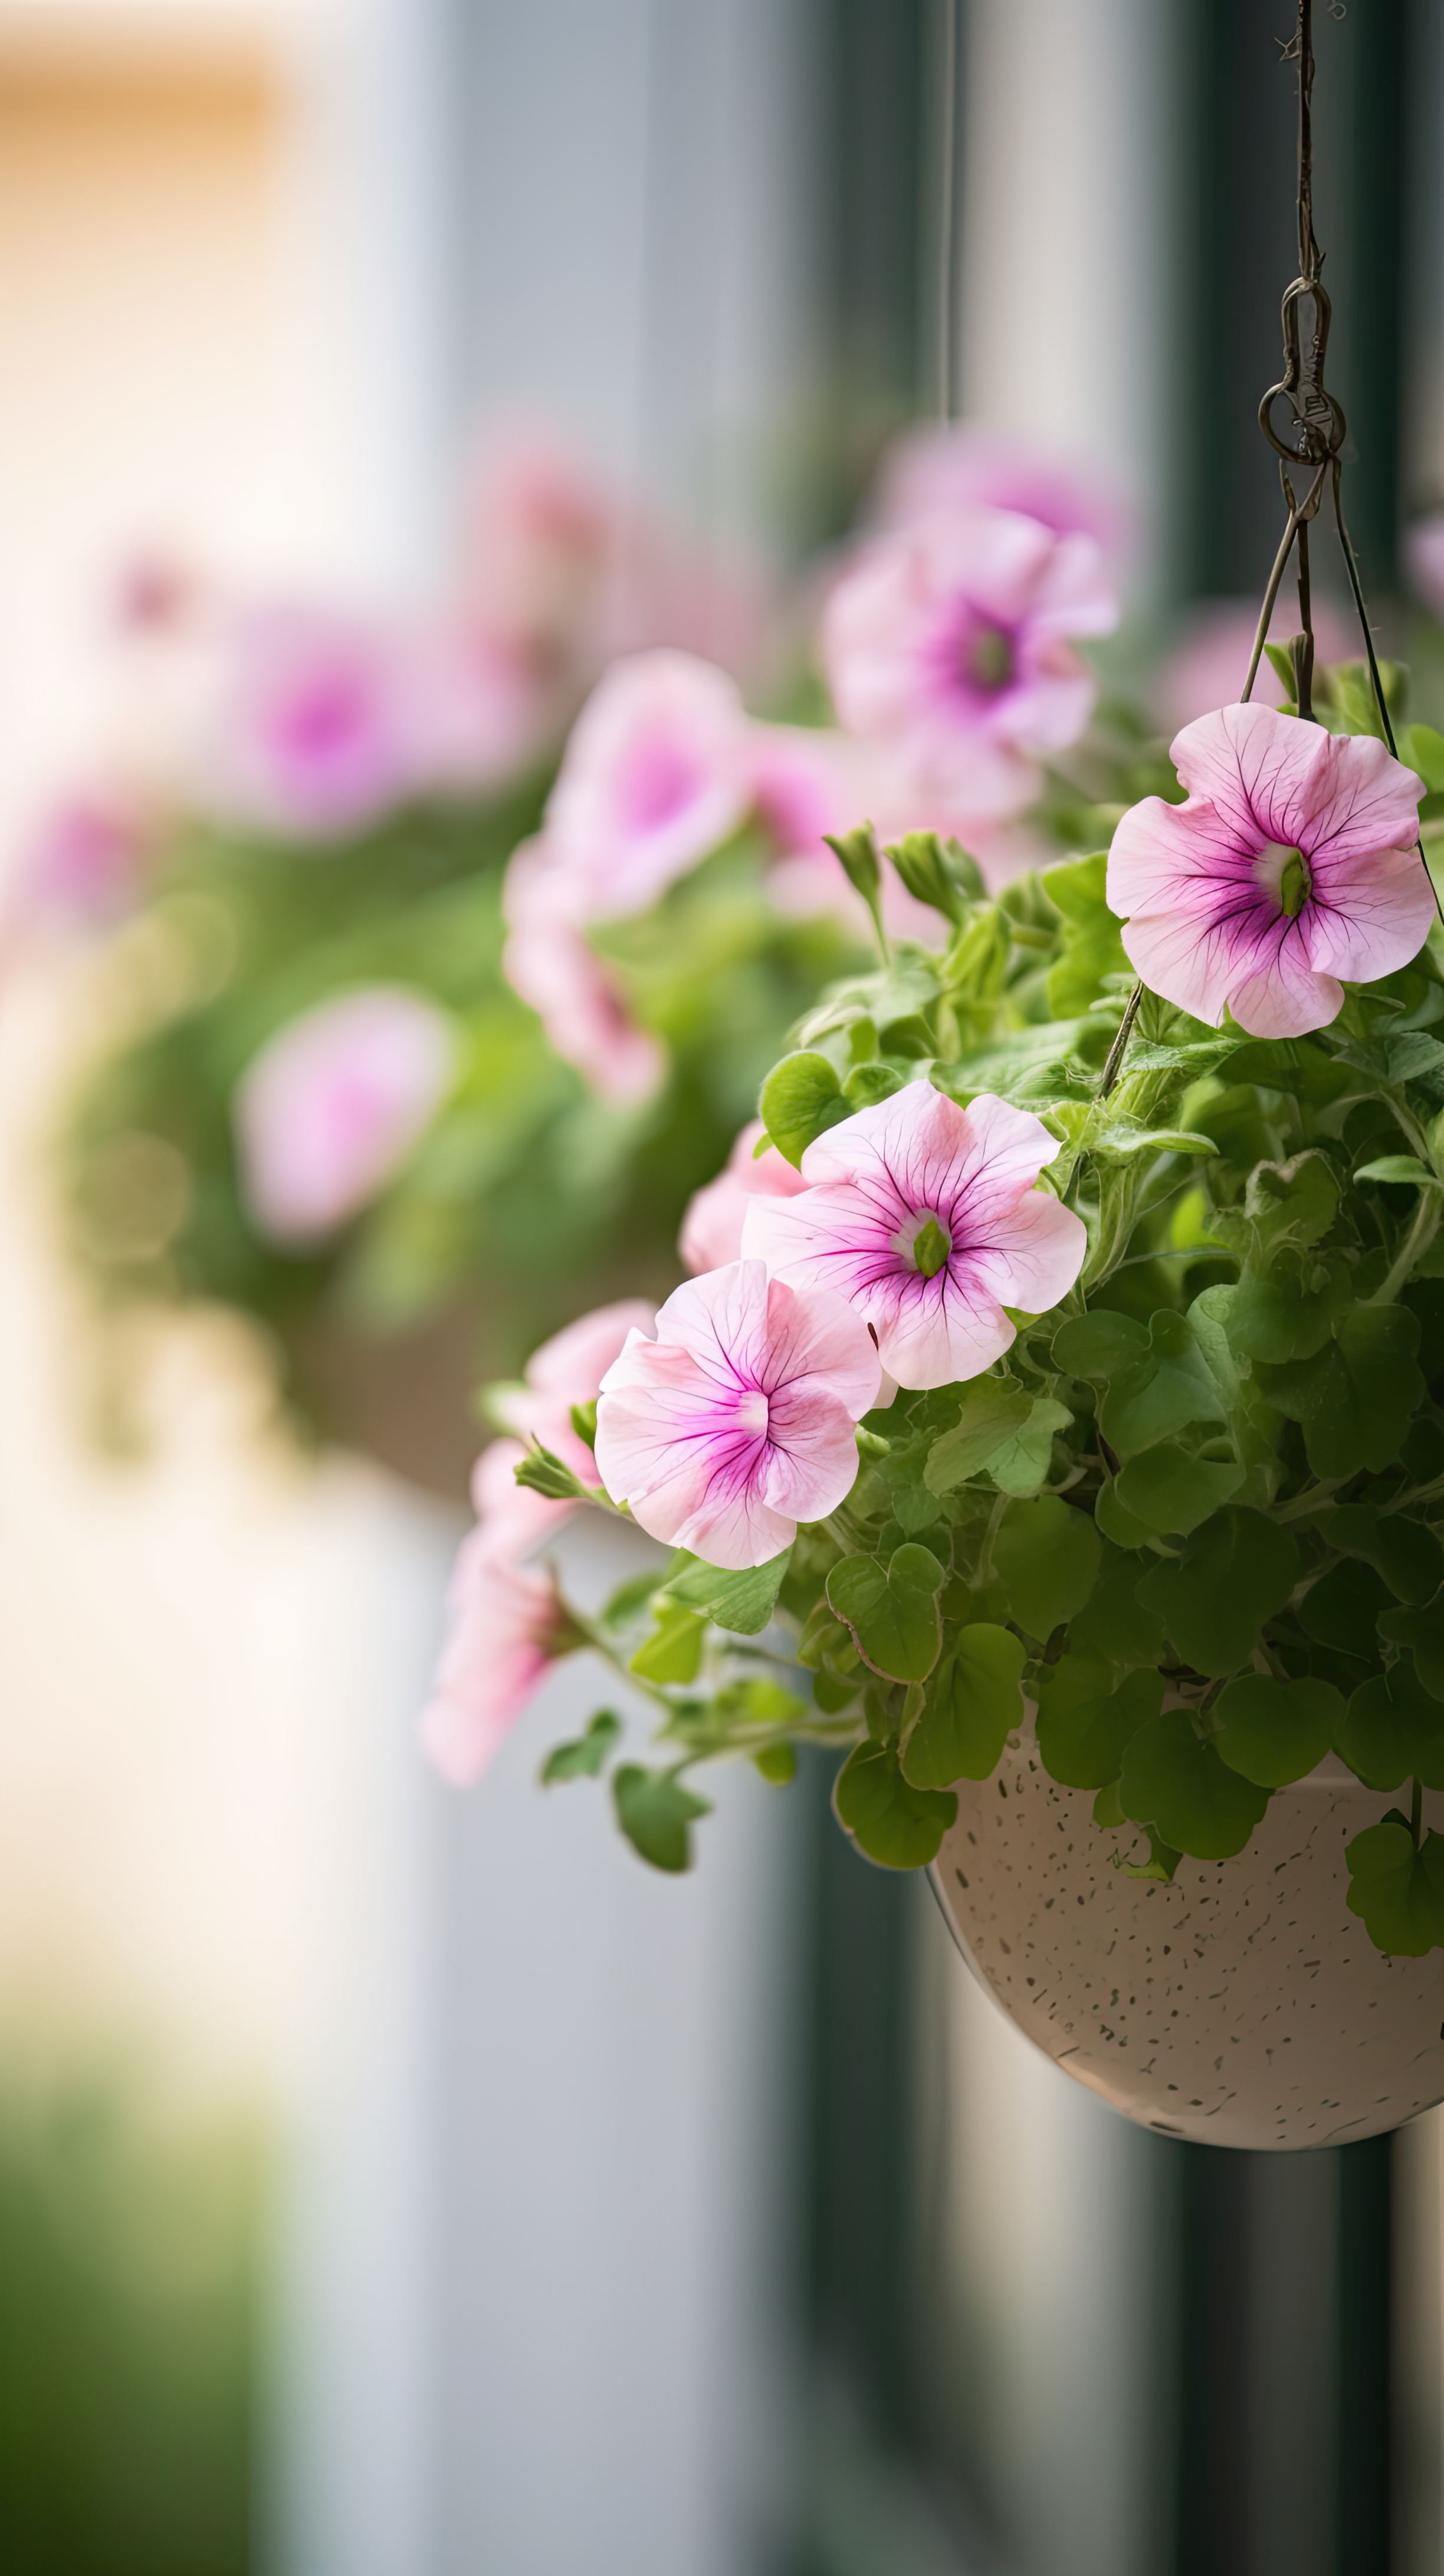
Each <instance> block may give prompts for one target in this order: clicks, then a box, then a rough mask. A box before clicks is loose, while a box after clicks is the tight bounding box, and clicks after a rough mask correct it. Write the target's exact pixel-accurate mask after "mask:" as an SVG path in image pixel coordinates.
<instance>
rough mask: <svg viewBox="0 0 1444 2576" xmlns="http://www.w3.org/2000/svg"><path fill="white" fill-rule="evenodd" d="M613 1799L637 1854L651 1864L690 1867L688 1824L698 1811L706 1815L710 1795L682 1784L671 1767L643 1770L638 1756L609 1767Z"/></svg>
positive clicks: (676, 1867) (655, 1867)
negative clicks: (706, 1796)
mask: <svg viewBox="0 0 1444 2576" xmlns="http://www.w3.org/2000/svg"><path fill="white" fill-rule="evenodd" d="M612 1800H613V1804H614V1806H615V1808H616V1814H617V1822H618V1824H619V1825H620V1826H621V1829H622V1831H623V1833H624V1834H625V1835H626V1837H627V1840H628V1842H629V1843H630V1844H631V1846H632V1849H633V1851H634V1852H636V1853H637V1855H638V1857H639V1859H642V1860H645V1861H650V1862H651V1865H652V1867H653V1869H665V1870H672V1871H677V1870H684V1869H690V1868H691V1866H692V1827H693V1825H694V1824H695V1823H696V1821H697V1819H698V1817H699V1816H710V1814H711V1812H712V1808H711V1802H710V1800H708V1799H706V1798H699V1797H698V1795H697V1792H696V1791H695V1789H688V1788H686V1787H684V1785H683V1783H682V1782H681V1781H680V1780H679V1779H678V1778H677V1776H676V1774H675V1772H672V1771H648V1770H646V1769H644V1767H643V1766H642V1764H641V1763H639V1762H623V1763H620V1764H619V1765H618V1767H617V1769H616V1770H615V1771H614V1772H613V1773H612Z"/></svg>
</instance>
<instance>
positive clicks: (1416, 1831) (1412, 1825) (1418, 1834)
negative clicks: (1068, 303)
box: [1409, 1780, 1424, 1851]
mask: <svg viewBox="0 0 1444 2576" xmlns="http://www.w3.org/2000/svg"><path fill="white" fill-rule="evenodd" d="M1409 1831H1410V1833H1411V1834H1412V1835H1413V1837H1414V1849H1415V1850H1416V1851H1418V1850H1420V1849H1421V1848H1422V1845H1423V1841H1424V1783H1423V1781H1422V1780H1416V1781H1415V1782H1414V1786H1413V1792H1412V1795H1411V1797H1410V1801H1409Z"/></svg>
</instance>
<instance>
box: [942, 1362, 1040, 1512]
mask: <svg viewBox="0 0 1444 2576" xmlns="http://www.w3.org/2000/svg"><path fill="white" fill-rule="evenodd" d="M1031 1410H1032V1404H1031V1400H1030V1398H1029V1397H1028V1395H1027V1394H1026V1393H1025V1391H1024V1389H1023V1388H1022V1387H1020V1386H1009V1385H1007V1384H1005V1382H1004V1381H1003V1380H1002V1379H1001V1378H992V1377H977V1378H974V1379H973V1380H972V1382H971V1384H970V1385H968V1386H965V1387H964V1389H963V1398H962V1406H961V1409H960V1411H959V1414H958V1418H957V1421H956V1422H955V1423H954V1425H953V1427H952V1429H951V1430H950V1431H945V1432H944V1433H943V1435H942V1438H941V1439H940V1440H935V1441H934V1443H933V1445H932V1448H931V1449H930V1450H929V1452H928V1458H927V1464H926V1465H925V1467H924V1468H923V1483H924V1484H925V1485H926V1487H927V1489H928V1492H929V1493H930V1494H951V1493H952V1492H953V1491H954V1490H955V1488H956V1487H957V1486H959V1485H963V1484H966V1483H967V1480H968V1478H969V1477H970V1476H976V1475H977V1474H978V1473H979V1472H980V1471H981V1469H983V1468H984V1467H986V1466H987V1464H988V1461H989V1459H990V1458H991V1457H992V1456H993V1453H994V1451H995V1450H997V1449H1000V1448H1001V1447H1002V1445H1003V1443H1004V1441H1005V1440H1007V1439H1009V1438H1010V1437H1011V1435H1012V1434H1013V1433H1014V1432H1015V1431H1017V1430H1019V1429H1020V1428H1021V1426H1022V1425H1023V1424H1024V1423H1025V1422H1026V1421H1027V1419H1028V1416H1029V1413H1030V1412H1031Z"/></svg>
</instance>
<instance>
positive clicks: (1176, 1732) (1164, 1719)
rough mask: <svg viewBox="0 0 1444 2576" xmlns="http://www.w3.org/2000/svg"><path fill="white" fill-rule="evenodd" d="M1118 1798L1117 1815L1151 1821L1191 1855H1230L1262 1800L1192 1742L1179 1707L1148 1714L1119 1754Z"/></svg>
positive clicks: (1261, 1792)
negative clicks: (1120, 1761) (1120, 1769)
mask: <svg viewBox="0 0 1444 2576" xmlns="http://www.w3.org/2000/svg"><path fill="white" fill-rule="evenodd" d="M1118 1796H1119V1800H1120V1803H1121V1805H1122V1808H1123V1812H1124V1814H1125V1816H1131V1817H1132V1818H1133V1821H1134V1823H1135V1824H1137V1825H1156V1826H1157V1828H1158V1831H1159V1833H1160V1834H1161V1835H1162V1837H1163V1839H1164V1841H1165V1842H1166V1843H1169V1844H1171V1845H1172V1847H1173V1849H1174V1850H1175V1851H1180V1852H1192V1853H1193V1854H1194V1856H1195V1858H1196V1859H1198V1860H1231V1859H1232V1858H1233V1855H1234V1853H1235V1852H1241V1851H1242V1850H1243V1847H1244V1845H1245V1843H1246V1842H1247V1841H1248V1838H1249V1836H1250V1834H1251V1833H1252V1832H1253V1829H1254V1827H1255V1825H1256V1824H1257V1823H1258V1822H1259V1820H1260V1818H1261V1817H1262V1815H1263V1813H1264V1810H1265V1808H1266V1807H1267V1805H1268V1802H1269V1793H1268V1791H1267V1789H1258V1788H1255V1786H1254V1784H1253V1782H1252V1781H1251V1780H1242V1779H1240V1777H1239V1775H1238V1773H1237V1772H1236V1771H1230V1770H1229V1768H1228V1766H1227V1764H1226V1763H1224V1762H1221V1761H1220V1760H1219V1757H1218V1755H1217V1753H1216V1752H1215V1751H1214V1749H1213V1746H1212V1745H1211V1744H1203V1743H1200V1741H1199V1738H1198V1736H1197V1735H1196V1734H1195V1732H1194V1729H1193V1725H1192V1723H1191V1721H1190V1719H1189V1716H1188V1713H1187V1711H1186V1710H1185V1709H1181V1708H1173V1709H1165V1710H1164V1711H1163V1712H1162V1714H1161V1715H1160V1716H1158V1717H1151V1718H1149V1719H1148V1720H1147V1721H1146V1723H1145V1724H1144V1725H1142V1726H1141V1727H1140V1728H1139V1730H1138V1733H1137V1734H1136V1735H1135V1736H1134V1738H1133V1740H1132V1742H1131V1743H1130V1744H1129V1746H1128V1748H1127V1751H1126V1752H1125V1753H1124V1756H1123V1769H1122V1772H1121V1774H1120V1776H1119V1782H1118Z"/></svg>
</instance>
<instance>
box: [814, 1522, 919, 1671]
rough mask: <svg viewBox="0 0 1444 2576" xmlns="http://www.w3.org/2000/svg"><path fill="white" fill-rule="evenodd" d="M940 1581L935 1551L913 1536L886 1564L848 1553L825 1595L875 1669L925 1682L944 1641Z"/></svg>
mask: <svg viewBox="0 0 1444 2576" xmlns="http://www.w3.org/2000/svg"><path fill="white" fill-rule="evenodd" d="M942 1581H943V1569H942V1567H941V1566H940V1565H939V1563H938V1560H937V1558H936V1557H935V1556H934V1555H933V1553H932V1550H931V1549H930V1548H926V1547H919V1546H917V1545H916V1544H915V1543H913V1542H911V1541H910V1542H909V1543H908V1545H907V1546H905V1547H900V1548H897V1549H896V1550H895V1551H894V1553H893V1555H892V1557H891V1559H890V1561H889V1562H888V1564H887V1565H884V1564H883V1563H882V1562H881V1560H880V1558H878V1557H875V1556H845V1557H844V1558H843V1559H842V1562H841V1564H840V1565H835V1566H834V1567H833V1569H832V1572H831V1573H830V1574H829V1576H828V1578H827V1598H828V1601H829V1603H830V1605H831V1607H832V1609H833V1610H834V1611H835V1612H836V1614H837V1616H838V1618H839V1619H841V1620H844V1621H845V1622H846V1625H847V1627H848V1628H849V1629H850V1630H851V1632H852V1635H853V1637H854V1639H855V1640H856V1644H857V1650H858V1653H859V1654H860V1655H861V1656H862V1658H863V1660H864V1662H865V1663H868V1664H870V1665H871V1666H872V1669H873V1671H874V1672H875V1673H881V1674H882V1675H883V1676H884V1678H885V1679H886V1680H888V1681H895V1682H921V1681H926V1679H927V1676H928V1674H929V1673H930V1672H931V1671H932V1668H933V1666H934V1664H935V1663H936V1662H937V1659H938V1649H939V1647H940V1646H941V1644H942V1622H941V1619H940V1617H939V1615H938V1600H937V1596H938V1592H939V1590H940V1588H941V1585H942Z"/></svg>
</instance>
